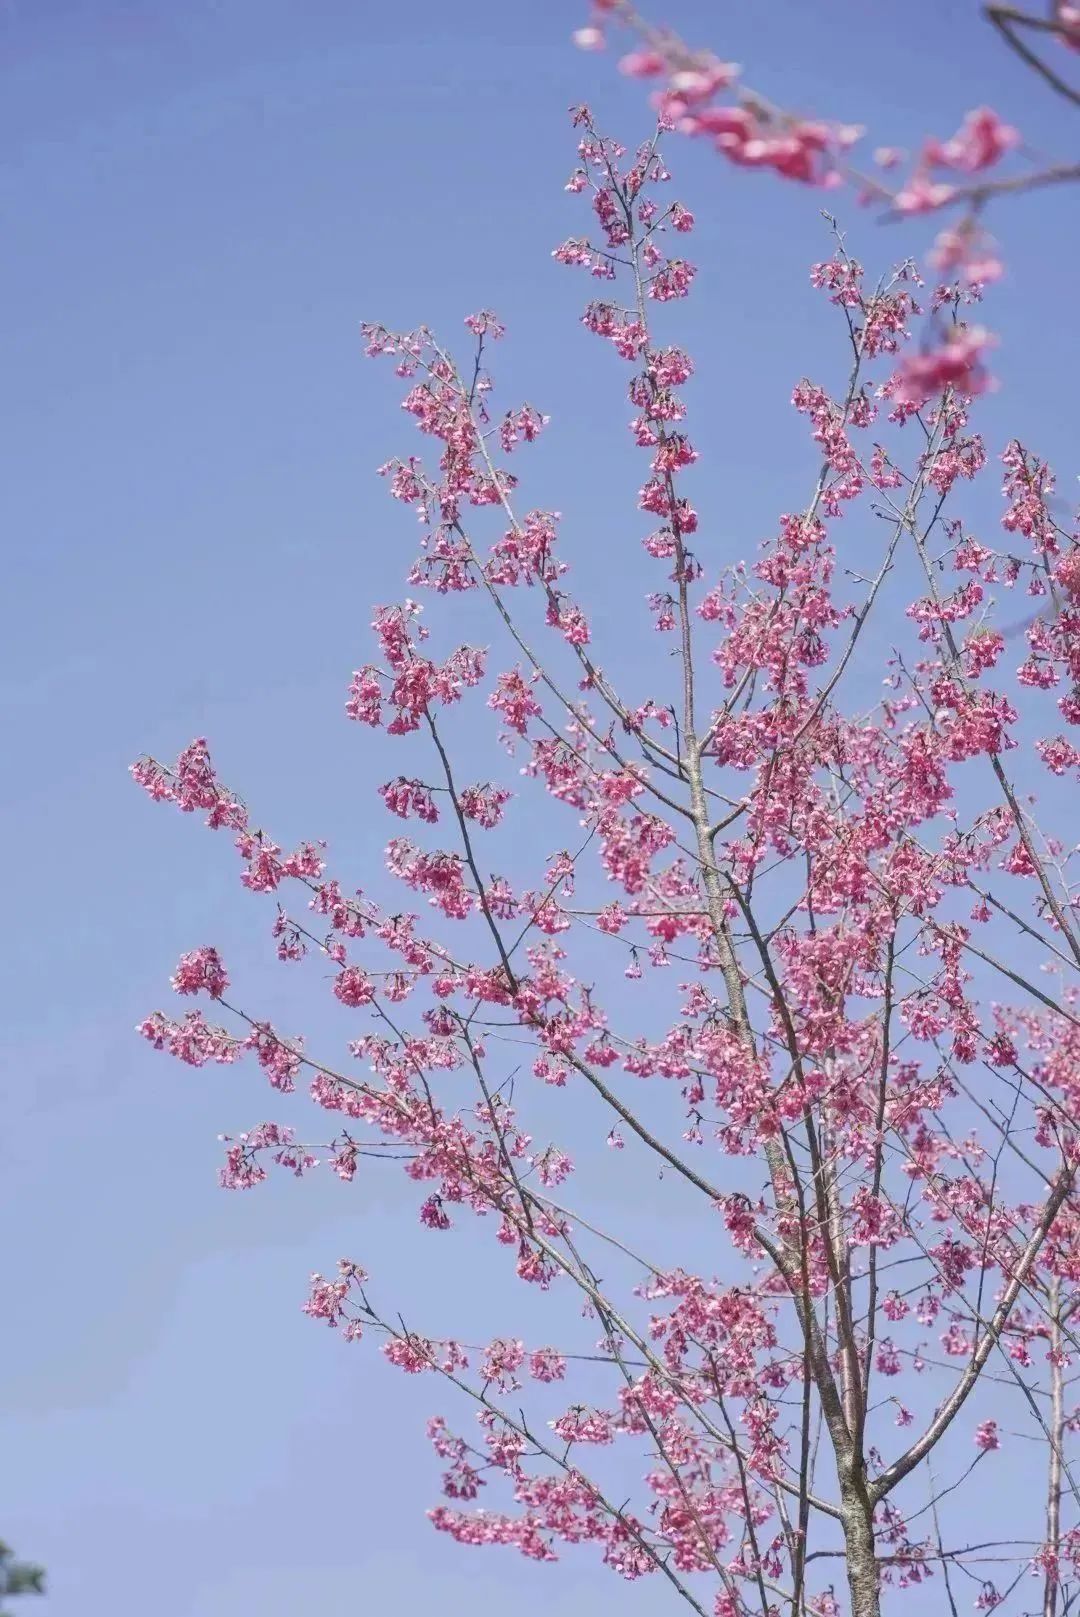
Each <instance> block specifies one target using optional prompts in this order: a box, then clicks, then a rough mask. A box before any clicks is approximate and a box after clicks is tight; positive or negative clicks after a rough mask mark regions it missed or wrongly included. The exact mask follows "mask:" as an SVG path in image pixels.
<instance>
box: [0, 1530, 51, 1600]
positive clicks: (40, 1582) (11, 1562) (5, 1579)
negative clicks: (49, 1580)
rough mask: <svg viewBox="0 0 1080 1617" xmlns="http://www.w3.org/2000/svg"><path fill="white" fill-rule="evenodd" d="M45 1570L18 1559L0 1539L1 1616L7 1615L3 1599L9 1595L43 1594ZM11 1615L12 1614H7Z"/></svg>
mask: <svg viewBox="0 0 1080 1617" xmlns="http://www.w3.org/2000/svg"><path fill="white" fill-rule="evenodd" d="M44 1593H45V1571H44V1568H43V1567H40V1566H31V1565H30V1564H29V1563H28V1562H26V1561H16V1559H15V1553H14V1551H13V1550H10V1549H9V1548H8V1546H7V1545H6V1544H5V1543H4V1541H3V1540H2V1539H0V1617H5V1612H4V1610H3V1604H2V1603H3V1600H4V1598H5V1596H7V1595H43V1594H44ZM6 1617H11V1614H6Z"/></svg>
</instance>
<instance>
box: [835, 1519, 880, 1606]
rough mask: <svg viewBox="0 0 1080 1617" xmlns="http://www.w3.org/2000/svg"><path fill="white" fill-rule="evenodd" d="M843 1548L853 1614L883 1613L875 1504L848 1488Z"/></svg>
mask: <svg viewBox="0 0 1080 1617" xmlns="http://www.w3.org/2000/svg"><path fill="white" fill-rule="evenodd" d="M843 1511H844V1548H845V1551H846V1557H847V1578H848V1589H849V1590H850V1591H851V1617H881V1588H880V1585H879V1582H878V1566H877V1555H876V1553H875V1550H874V1522H873V1516H874V1508H873V1506H872V1505H871V1503H870V1501H869V1499H867V1498H866V1496H865V1495H863V1496H862V1497H861V1498H860V1496H859V1495H858V1494H857V1493H854V1492H852V1493H848V1492H845V1493H844V1495H843Z"/></svg>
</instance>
